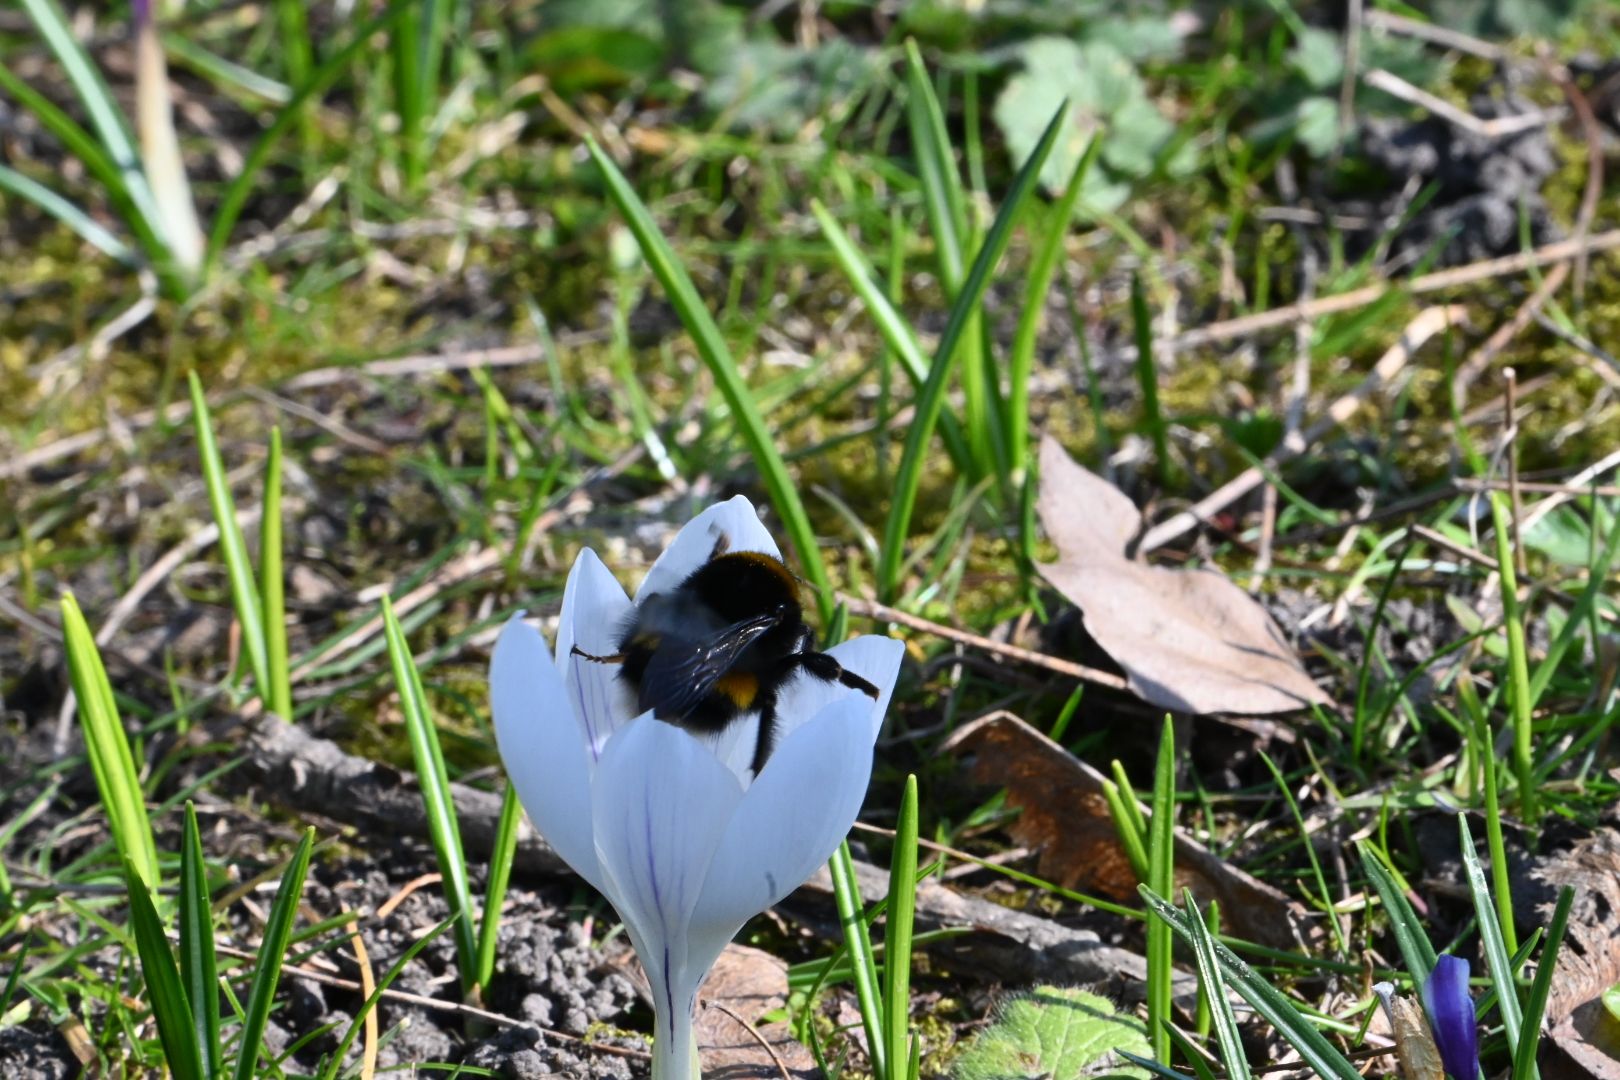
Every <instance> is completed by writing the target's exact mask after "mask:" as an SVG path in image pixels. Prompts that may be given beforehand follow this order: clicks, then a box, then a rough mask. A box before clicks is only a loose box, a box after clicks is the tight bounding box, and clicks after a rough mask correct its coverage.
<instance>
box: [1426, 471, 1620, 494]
mask: <svg viewBox="0 0 1620 1080" xmlns="http://www.w3.org/2000/svg"><path fill="white" fill-rule="evenodd" d="M1453 482H1454V483H1455V484H1456V486H1457V487H1458V489H1460V490H1462V491H1506V490H1507V485H1506V483H1504V482H1503V481H1501V480H1476V479H1474V478H1473V477H1471V476H1470V477H1462V478H1459V479H1457V480H1455V481H1453ZM1519 490H1520V491H1528V492H1530V494H1532V495H1568V496H1571V497H1573V498H1577V499H1578V498H1580V497H1581V496H1582V495H1598V496H1601V497H1603V498H1613V497H1615V496H1617V495H1620V484H1588V485H1585V486H1584V487H1583V486H1582V485H1580V484H1554V483H1541V482H1537V481H1535V480H1520V481H1519Z"/></svg>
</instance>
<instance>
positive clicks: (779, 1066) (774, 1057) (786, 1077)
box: [703, 1001, 793, 1080]
mask: <svg viewBox="0 0 1620 1080" xmlns="http://www.w3.org/2000/svg"><path fill="white" fill-rule="evenodd" d="M703 1007H704V1008H705V1009H714V1010H715V1011H717V1012H722V1013H725V1014H726V1015H727V1016H729V1017H731V1019H732V1020H734V1021H736V1022H737V1023H738V1024H739V1025H741V1027H742V1029H743V1030H744V1031H746V1032H748V1034H750V1035H752V1036H753V1037H754V1041H755V1042H757V1043H759V1045H760V1047H761V1048H762V1049H763V1050H764V1051H765V1052H766V1053H767V1054H769V1055H770V1056H771V1061H773V1062H774V1063H775V1064H776V1071H777V1072H779V1073H781V1074H782V1080H793V1076H792V1074H790V1073H789V1072H788V1068H787V1064H786V1063H785V1062H783V1060H782V1056H781V1055H780V1054H778V1053H777V1052H776V1047H774V1046H772V1045H771V1044H770V1042H769V1041H768V1040H767V1039H766V1038H765V1036H763V1035H761V1034H760V1033H759V1029H757V1028H756V1027H754V1025H753V1024H750V1023H749V1022H748V1021H747V1020H744V1019H743V1018H742V1017H741V1016H739V1015H737V1011H736V1010H735V1009H733V1008H732V1007H731V1006H729V1005H724V1004H722V1003H720V1002H718V1001H705V1002H704V1003H703Z"/></svg>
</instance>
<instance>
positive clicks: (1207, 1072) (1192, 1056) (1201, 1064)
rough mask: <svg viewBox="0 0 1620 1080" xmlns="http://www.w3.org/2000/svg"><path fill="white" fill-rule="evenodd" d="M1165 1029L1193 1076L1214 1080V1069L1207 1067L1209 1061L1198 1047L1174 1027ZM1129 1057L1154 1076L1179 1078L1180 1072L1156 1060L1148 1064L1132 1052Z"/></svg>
mask: <svg viewBox="0 0 1620 1080" xmlns="http://www.w3.org/2000/svg"><path fill="white" fill-rule="evenodd" d="M1167 1030H1168V1032H1169V1034H1170V1041H1171V1042H1172V1043H1174V1044H1175V1047H1176V1050H1177V1052H1178V1053H1180V1054H1181V1056H1182V1057H1183V1058H1185V1059H1186V1060H1187V1064H1188V1065H1191V1066H1192V1071H1193V1076H1195V1077H1197V1078H1198V1080H1216V1076H1215V1070H1214V1069H1211V1068H1210V1067H1209V1062H1208V1061H1205V1060H1204V1055H1203V1054H1202V1053H1201V1052H1200V1051H1199V1049H1198V1047H1196V1046H1194V1045H1193V1041H1192V1040H1191V1039H1189V1038H1187V1036H1185V1035H1183V1034H1182V1033H1181V1032H1180V1031H1179V1030H1178V1029H1176V1028H1174V1027H1172V1028H1168V1029H1167ZM1130 1058H1131V1060H1132V1061H1134V1062H1136V1063H1137V1064H1138V1065H1141V1066H1143V1067H1144V1068H1147V1069H1148V1070H1149V1071H1151V1072H1152V1073H1153V1075H1155V1076H1164V1077H1175V1078H1176V1080H1181V1076H1182V1074H1181V1073H1178V1072H1176V1071H1175V1070H1174V1069H1167V1068H1165V1067H1164V1066H1163V1065H1160V1064H1159V1063H1158V1062H1157V1061H1155V1062H1153V1063H1152V1064H1151V1065H1150V1064H1149V1063H1148V1061H1147V1059H1146V1058H1140V1057H1137V1056H1136V1055H1134V1054H1132V1055H1130Z"/></svg>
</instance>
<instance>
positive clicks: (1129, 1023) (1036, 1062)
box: [951, 986, 1152, 1080]
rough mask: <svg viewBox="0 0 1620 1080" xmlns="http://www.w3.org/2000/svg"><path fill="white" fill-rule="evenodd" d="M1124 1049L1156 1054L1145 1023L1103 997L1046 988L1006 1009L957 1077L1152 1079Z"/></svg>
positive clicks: (961, 1063) (962, 1060)
mask: <svg viewBox="0 0 1620 1080" xmlns="http://www.w3.org/2000/svg"><path fill="white" fill-rule="evenodd" d="M1121 1050H1124V1051H1128V1052H1130V1053H1133V1054H1138V1055H1140V1056H1143V1057H1145V1056H1147V1055H1148V1054H1150V1053H1151V1052H1152V1050H1151V1047H1150V1046H1149V1045H1148V1039H1147V1031H1146V1030H1145V1029H1144V1028H1143V1026H1142V1022H1141V1021H1140V1020H1138V1019H1136V1018H1135V1017H1134V1016H1130V1015H1128V1014H1122V1013H1120V1012H1117V1011H1116V1010H1115V1008H1114V1003H1113V1002H1111V1001H1109V1000H1108V999H1107V998H1105V997H1101V996H1099V995H1097V994H1093V993H1090V992H1088V991H1085V990H1078V989H1068V988H1064V987H1057V986H1040V987H1037V988H1036V989H1035V990H1033V991H1032V992H1030V993H1029V994H1024V995H1020V996H1019V997H1016V998H1013V999H1012V1000H1011V1001H1009V1002H1007V1003H1006V1004H1005V1005H1003V1006H1002V1007H1001V1010H1000V1013H999V1015H998V1016H997V1018H996V1022H995V1023H994V1024H992V1025H991V1026H990V1027H988V1028H986V1029H985V1030H984V1031H982V1032H980V1033H979V1034H978V1035H976V1036H974V1038H973V1041H972V1042H971V1043H969V1044H968V1047H967V1049H966V1050H964V1051H963V1052H962V1056H961V1057H959V1058H957V1059H956V1066H955V1068H954V1069H953V1070H952V1072H951V1075H952V1076H953V1077H954V1078H955V1080H1008V1078H1009V1077H1026V1076H1041V1077H1050V1078H1051V1080H1075V1078H1077V1077H1109V1076H1114V1077H1127V1076H1129V1077H1145V1076H1147V1075H1149V1074H1148V1071H1147V1070H1146V1069H1143V1068H1140V1067H1138V1066H1135V1065H1126V1064H1124V1063H1123V1062H1122V1061H1121V1059H1120V1058H1119V1057H1118V1052H1119V1051H1121Z"/></svg>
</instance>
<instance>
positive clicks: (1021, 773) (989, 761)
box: [945, 712, 1321, 949]
mask: <svg viewBox="0 0 1620 1080" xmlns="http://www.w3.org/2000/svg"><path fill="white" fill-rule="evenodd" d="M945 749H947V750H950V751H953V752H957V753H963V752H971V753H972V754H973V755H974V762H973V778H974V779H975V780H978V781H979V782H981V783H985V784H998V785H1005V786H1006V788H1007V801H1008V802H1009V803H1011V804H1012V805H1013V806H1016V807H1018V809H1019V810H1020V811H1021V813H1020V814H1019V815H1018V817H1017V818H1016V819H1015V820H1014V821H1013V822H1012V824H1011V825H1009V826H1008V831H1009V832H1010V833H1012V835H1013V837H1014V838H1015V839H1016V840H1017V841H1018V842H1019V843H1021V844H1024V845H1026V846H1027V847H1030V848H1033V849H1035V850H1038V851H1039V852H1040V861H1039V863H1038V873H1039V874H1040V875H1041V877H1043V878H1045V879H1047V880H1048V881H1052V882H1055V883H1056V884H1058V885H1061V886H1063V887H1064V888H1066V889H1074V890H1076V891H1078V892H1087V893H1092V894H1094V895H1099V896H1102V897H1104V898H1105V899H1110V900H1117V901H1120V902H1122V903H1134V902H1135V901H1136V899H1137V894H1136V885H1137V881H1136V875H1135V873H1134V872H1133V871H1132V870H1131V864H1130V860H1129V859H1128V858H1127V857H1126V855H1125V850H1124V849H1123V848H1122V847H1121V846H1120V843H1119V834H1118V832H1117V831H1116V830H1115V828H1114V819H1113V817H1112V815H1110V814H1109V812H1108V802H1107V800H1106V799H1105V798H1104V796H1103V779H1104V778H1103V775H1102V774H1101V773H1099V772H1098V771H1097V770H1096V769H1093V768H1092V767H1091V766H1090V765H1087V764H1086V763H1085V762H1083V761H1081V760H1080V759H1079V758H1077V757H1075V756H1074V755H1073V754H1071V753H1069V752H1068V751H1067V750H1065V749H1064V748H1063V747H1061V746H1059V745H1058V744H1057V743H1055V742H1053V741H1052V740H1051V739H1048V738H1047V737H1046V736H1045V735H1043V734H1041V733H1040V732H1039V731H1036V730H1035V729H1034V728H1032V727H1030V726H1029V725H1028V724H1026V723H1024V721H1023V720H1021V719H1019V718H1018V717H1016V716H1014V715H1013V714H1012V713H1009V712H994V713H991V714H989V715H988V716H984V717H981V718H980V719H978V720H975V721H973V722H972V723H970V724H968V725H967V726H965V727H963V728H961V729H959V730H958V731H957V732H956V733H955V734H953V735H952V736H951V737H950V738H949V739H947V740H946V741H945ZM1175 862H1176V895H1177V896H1178V897H1179V896H1180V895H1181V890H1182V889H1184V888H1185V889H1191V890H1192V893H1193V896H1195V897H1196V898H1197V900H1198V903H1199V905H1200V906H1201V907H1202V906H1207V905H1208V904H1209V902H1210V901H1211V900H1217V901H1219V902H1220V905H1221V922H1222V925H1223V927H1224V928H1225V929H1227V930H1229V931H1230V932H1231V933H1234V934H1236V935H1237V936H1238V937H1242V938H1246V939H1248V940H1249V941H1253V942H1256V943H1258V944H1262V945H1269V946H1272V947H1274V948H1279V949H1289V948H1296V947H1298V946H1299V945H1300V944H1301V943H1310V942H1313V941H1315V940H1317V939H1318V938H1319V936H1320V934H1321V928H1320V927H1318V926H1316V925H1315V924H1314V923H1313V922H1312V921H1311V919H1310V916H1309V915H1308V913H1307V912H1306V911H1305V909H1304V907H1302V906H1301V905H1299V904H1297V903H1295V902H1294V901H1292V900H1290V899H1288V897H1287V896H1286V895H1284V894H1283V893H1282V892H1280V891H1279V890H1277V889H1274V888H1272V887H1271V886H1270V885H1267V884H1265V883H1264V882H1262V881H1259V880H1257V879H1255V878H1253V877H1251V876H1250V875H1248V874H1246V873H1244V872H1243V871H1242V870H1239V869H1238V868H1237V867H1235V866H1232V865H1231V864H1230V863H1227V862H1226V861H1224V860H1222V859H1221V858H1220V857H1219V856H1217V855H1215V854H1214V853H1213V852H1211V851H1210V850H1209V849H1208V848H1206V847H1204V846H1203V845H1202V844H1199V843H1198V842H1197V841H1195V840H1193V839H1192V838H1191V837H1188V836H1186V835H1184V834H1182V833H1181V832H1180V831H1179V830H1178V831H1177V832H1176V856H1175Z"/></svg>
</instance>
